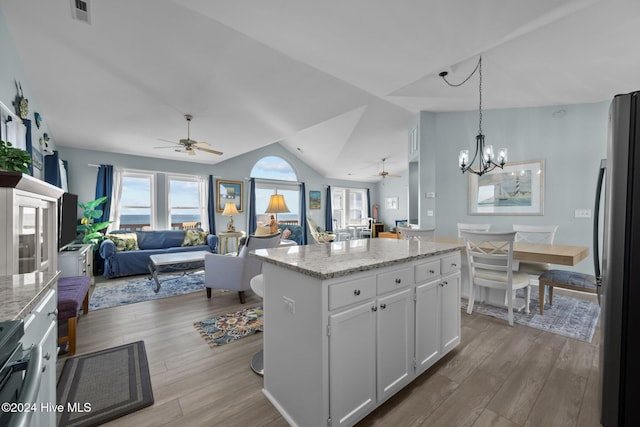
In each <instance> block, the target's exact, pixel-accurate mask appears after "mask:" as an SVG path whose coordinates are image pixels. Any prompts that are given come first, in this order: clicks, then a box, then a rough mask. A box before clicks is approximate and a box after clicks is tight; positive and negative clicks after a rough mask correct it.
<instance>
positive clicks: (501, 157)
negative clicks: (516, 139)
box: [497, 148, 507, 165]
mask: <svg viewBox="0 0 640 427" xmlns="http://www.w3.org/2000/svg"><path fill="white" fill-rule="evenodd" d="M497 163H498V164H500V165H504V164H505V163H507V149H506V148H500V149H499V150H498V161H497Z"/></svg>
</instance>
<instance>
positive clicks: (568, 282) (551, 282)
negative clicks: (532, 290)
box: [538, 270, 597, 314]
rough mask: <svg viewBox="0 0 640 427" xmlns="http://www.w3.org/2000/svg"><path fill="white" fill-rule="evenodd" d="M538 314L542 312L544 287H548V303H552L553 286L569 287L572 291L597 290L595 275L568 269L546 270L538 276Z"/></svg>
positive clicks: (592, 292)
mask: <svg viewBox="0 0 640 427" xmlns="http://www.w3.org/2000/svg"><path fill="white" fill-rule="evenodd" d="M538 281H539V283H540V286H539V298H540V299H539V301H540V314H544V288H545V286H548V287H549V305H553V288H554V287H555V288H563V289H570V290H572V291H580V292H588V293H591V294H595V293H596V292H597V286H596V278H595V276H592V275H589V274H584V273H577V272H575V271H568V270H548V271H545V272H544V273H542V274H541V275H540V277H539V278H538Z"/></svg>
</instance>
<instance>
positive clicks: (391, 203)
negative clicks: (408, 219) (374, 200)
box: [384, 196, 398, 209]
mask: <svg viewBox="0 0 640 427" xmlns="http://www.w3.org/2000/svg"><path fill="white" fill-rule="evenodd" d="M384 208H385V209H398V197H397V196H396V197H385V198H384Z"/></svg>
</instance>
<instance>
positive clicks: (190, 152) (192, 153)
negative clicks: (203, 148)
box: [187, 150, 196, 156]
mask: <svg viewBox="0 0 640 427" xmlns="http://www.w3.org/2000/svg"><path fill="white" fill-rule="evenodd" d="M187 154H188V155H190V156H195V155H196V152H195V151H193V150H187Z"/></svg>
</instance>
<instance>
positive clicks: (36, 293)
mask: <svg viewBox="0 0 640 427" xmlns="http://www.w3.org/2000/svg"><path fill="white" fill-rule="evenodd" d="M58 274H59V273H57V272H55V273H49V272H40V273H27V274H14V275H12V276H0V321H2V320H15V319H23V318H24V317H26V316H27V314H29V313H30V312H31V311H32V310H33V309H34V308H35V307H36V305H38V303H39V302H40V300H41V299H42V298H43V297H44V296H45V295H46V293H47V290H49V289H51V288H52V287H53V286H54V285H55V283H56V281H55V279H56V278H57V277H58Z"/></svg>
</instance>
